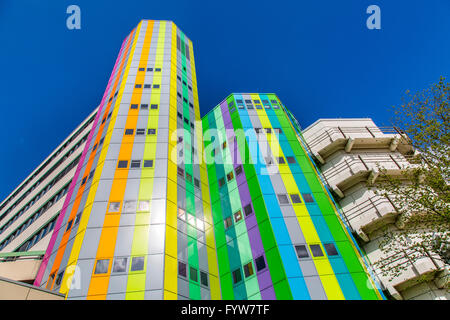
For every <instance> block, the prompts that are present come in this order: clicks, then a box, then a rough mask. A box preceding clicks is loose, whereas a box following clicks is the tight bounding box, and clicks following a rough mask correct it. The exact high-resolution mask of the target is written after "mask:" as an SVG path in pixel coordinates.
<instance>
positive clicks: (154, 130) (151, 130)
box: [147, 129, 156, 134]
mask: <svg viewBox="0 0 450 320" xmlns="http://www.w3.org/2000/svg"><path fill="white" fill-rule="evenodd" d="M147 134H156V129H148V130H147Z"/></svg>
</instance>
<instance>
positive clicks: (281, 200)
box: [277, 194, 289, 204]
mask: <svg viewBox="0 0 450 320" xmlns="http://www.w3.org/2000/svg"><path fill="white" fill-rule="evenodd" d="M277 198H278V202H279V203H280V204H289V199H288V197H287V195H285V194H277Z"/></svg>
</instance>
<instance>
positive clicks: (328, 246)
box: [323, 243, 339, 256]
mask: <svg viewBox="0 0 450 320" xmlns="http://www.w3.org/2000/svg"><path fill="white" fill-rule="evenodd" d="M323 246H324V247H325V251H326V252H327V255H329V256H337V255H339V253H338V251H337V249H336V247H335V246H334V243H325V244H324V245H323Z"/></svg>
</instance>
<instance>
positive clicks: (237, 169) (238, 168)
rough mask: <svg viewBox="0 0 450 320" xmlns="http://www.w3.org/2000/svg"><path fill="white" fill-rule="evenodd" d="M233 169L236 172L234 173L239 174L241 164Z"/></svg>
mask: <svg viewBox="0 0 450 320" xmlns="http://www.w3.org/2000/svg"><path fill="white" fill-rule="evenodd" d="M234 171H235V172H236V175H237V176H238V175H240V174H241V173H242V166H237V167H236V168H234Z"/></svg>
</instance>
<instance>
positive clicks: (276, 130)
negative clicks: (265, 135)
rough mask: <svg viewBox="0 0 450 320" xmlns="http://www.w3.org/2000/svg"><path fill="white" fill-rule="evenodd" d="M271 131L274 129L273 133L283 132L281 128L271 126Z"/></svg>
mask: <svg viewBox="0 0 450 320" xmlns="http://www.w3.org/2000/svg"><path fill="white" fill-rule="evenodd" d="M273 131H275V133H278V134H281V133H283V131H282V130H281V128H273Z"/></svg>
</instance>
